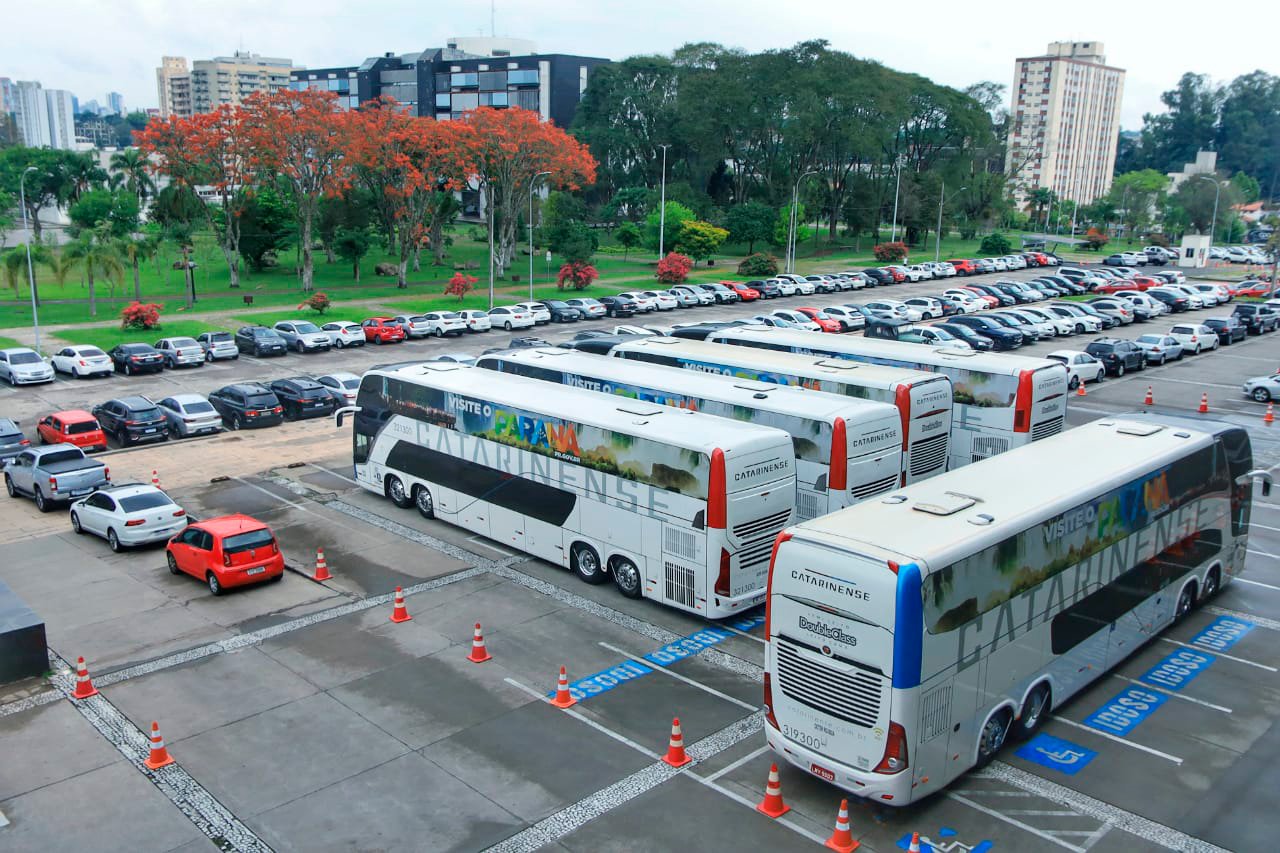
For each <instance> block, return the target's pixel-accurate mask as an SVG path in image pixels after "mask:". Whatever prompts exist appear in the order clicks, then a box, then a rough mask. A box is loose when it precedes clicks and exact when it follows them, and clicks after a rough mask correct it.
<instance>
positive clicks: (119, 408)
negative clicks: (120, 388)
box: [92, 394, 169, 447]
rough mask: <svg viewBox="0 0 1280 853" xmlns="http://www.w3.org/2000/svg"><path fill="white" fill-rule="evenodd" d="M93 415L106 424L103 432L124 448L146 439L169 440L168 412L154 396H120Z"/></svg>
mask: <svg viewBox="0 0 1280 853" xmlns="http://www.w3.org/2000/svg"><path fill="white" fill-rule="evenodd" d="M92 414H93V416H94V417H95V418H97V419H98V423H99V424H101V425H102V431H103V432H105V433H106V434H107V435H109V436H111V437H112V438H114V439H115V440H116V444H118V445H120V446H121V447H128V446H129V445H130V444H141V443H143V442H146V441H168V440H169V433H168V431H167V430H166V429H165V419H164V412H161V411H160V409H159V407H157V406H156V404H155V403H154V402H152V400H151V398H149V397H143V396H142V395H141V394H134V395H131V396H128V397H118V398H116V399H113V400H108V401H107V402H105V403H101V404H99V405H97V406H94V407H93V409H92Z"/></svg>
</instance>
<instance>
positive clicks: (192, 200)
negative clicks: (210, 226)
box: [150, 184, 205, 228]
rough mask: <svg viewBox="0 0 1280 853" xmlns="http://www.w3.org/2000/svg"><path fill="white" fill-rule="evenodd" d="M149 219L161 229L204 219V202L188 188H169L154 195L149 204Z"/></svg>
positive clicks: (176, 186)
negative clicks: (153, 199)
mask: <svg viewBox="0 0 1280 853" xmlns="http://www.w3.org/2000/svg"><path fill="white" fill-rule="evenodd" d="M150 214H151V215H150V219H151V221H152V222H155V223H156V224H157V225H159V226H160V227H161V228H168V227H169V226H170V225H177V224H185V225H190V224H191V223H193V222H195V221H197V220H199V219H201V218H203V217H204V215H205V214H204V202H202V201H200V197H199V196H197V195H196V194H195V191H194V190H192V189H191V188H190V187H187V186H183V185H182V184H169V186H167V187H165V188H164V189H162V190H160V191H159V192H158V193H156V197H155V201H153V202H152V203H151V212H150Z"/></svg>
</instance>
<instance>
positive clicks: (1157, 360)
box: [1133, 334, 1182, 364]
mask: <svg viewBox="0 0 1280 853" xmlns="http://www.w3.org/2000/svg"><path fill="white" fill-rule="evenodd" d="M1133 342H1134V343H1135V344H1137V345H1138V346H1140V347H1142V349H1143V351H1144V352H1146V354H1147V364H1165V363H1166V362H1169V361H1182V343H1181V342H1180V341H1179V340H1178V339H1177V338H1175V337H1173V336H1172V335H1161V334H1147V335H1138V337H1136V338H1134V339H1133Z"/></svg>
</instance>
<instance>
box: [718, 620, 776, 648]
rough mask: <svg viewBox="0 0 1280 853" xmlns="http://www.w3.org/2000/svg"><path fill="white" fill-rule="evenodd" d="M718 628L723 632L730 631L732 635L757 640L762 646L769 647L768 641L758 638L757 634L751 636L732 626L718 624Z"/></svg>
mask: <svg viewBox="0 0 1280 853" xmlns="http://www.w3.org/2000/svg"><path fill="white" fill-rule="evenodd" d="M716 627H717V628H719V629H720V630H722V631H728V632H729V633H731V634H737V635H738V636H739V637H746V638H747V639H748V640H755V641H756V642H757V643H759V644H760V645H762V646H765V645H768V641H767V640H766V639H765V638H764V637H757V636H756V635H755V634H751V633H748V632H746V631H739V630H738V629H737V628H734V627H732V626H730V625H724V624H720V623H718V624H717V625H716Z"/></svg>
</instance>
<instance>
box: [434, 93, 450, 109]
mask: <svg viewBox="0 0 1280 853" xmlns="http://www.w3.org/2000/svg"><path fill="white" fill-rule="evenodd" d="M441 108H443V109H446V110H447V109H449V94H448V93H447V92H445V93H444V94H441V93H439V92H437V93H436V109H441Z"/></svg>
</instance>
